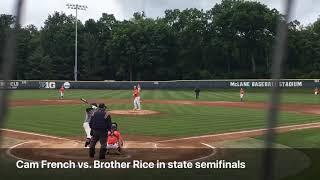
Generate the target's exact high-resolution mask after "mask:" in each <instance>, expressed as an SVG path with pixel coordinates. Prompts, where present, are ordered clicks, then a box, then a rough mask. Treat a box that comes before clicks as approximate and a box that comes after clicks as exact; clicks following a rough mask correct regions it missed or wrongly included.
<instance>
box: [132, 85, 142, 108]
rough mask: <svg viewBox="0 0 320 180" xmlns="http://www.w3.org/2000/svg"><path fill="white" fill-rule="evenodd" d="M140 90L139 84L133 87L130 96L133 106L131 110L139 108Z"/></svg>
mask: <svg viewBox="0 0 320 180" xmlns="http://www.w3.org/2000/svg"><path fill="white" fill-rule="evenodd" d="M140 91H141V88H140V85H138V86H134V87H133V94H132V96H133V106H134V108H133V110H134V111H136V110H138V111H139V110H141V103H140Z"/></svg>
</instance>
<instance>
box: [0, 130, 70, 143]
mask: <svg viewBox="0 0 320 180" xmlns="http://www.w3.org/2000/svg"><path fill="white" fill-rule="evenodd" d="M0 130H1V131H8V132H14V133H20V134H28V135H32V136H40V137H45V138H51V139H59V140H68V141H75V140H72V139H67V138H62V137H56V136H50V135H45V134H39V133H32V132H26V131H17V130H12V129H0Z"/></svg>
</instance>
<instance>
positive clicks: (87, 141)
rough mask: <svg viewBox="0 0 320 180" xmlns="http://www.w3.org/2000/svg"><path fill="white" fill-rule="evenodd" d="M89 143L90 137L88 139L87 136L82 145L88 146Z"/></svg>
mask: <svg viewBox="0 0 320 180" xmlns="http://www.w3.org/2000/svg"><path fill="white" fill-rule="evenodd" d="M89 144H90V139H89V138H87V140H86V142H85V143H84V147H87V146H89Z"/></svg>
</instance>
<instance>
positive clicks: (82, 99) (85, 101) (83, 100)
mask: <svg viewBox="0 0 320 180" xmlns="http://www.w3.org/2000/svg"><path fill="white" fill-rule="evenodd" d="M80 100H81V101H82V102H84V103H86V104H90V103H89V102H88V101H87V100H85V99H84V98H80Z"/></svg>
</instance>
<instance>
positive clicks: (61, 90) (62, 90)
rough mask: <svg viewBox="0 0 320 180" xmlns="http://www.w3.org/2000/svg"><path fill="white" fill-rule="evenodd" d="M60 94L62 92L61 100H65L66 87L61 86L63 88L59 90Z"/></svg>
mask: <svg viewBox="0 0 320 180" xmlns="http://www.w3.org/2000/svg"><path fill="white" fill-rule="evenodd" d="M59 92H60V99H63V98H64V87H63V86H61V88H60V89H59Z"/></svg>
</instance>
